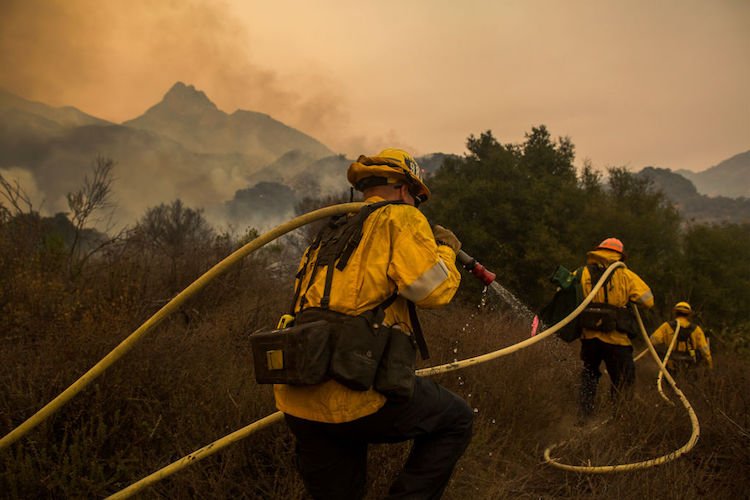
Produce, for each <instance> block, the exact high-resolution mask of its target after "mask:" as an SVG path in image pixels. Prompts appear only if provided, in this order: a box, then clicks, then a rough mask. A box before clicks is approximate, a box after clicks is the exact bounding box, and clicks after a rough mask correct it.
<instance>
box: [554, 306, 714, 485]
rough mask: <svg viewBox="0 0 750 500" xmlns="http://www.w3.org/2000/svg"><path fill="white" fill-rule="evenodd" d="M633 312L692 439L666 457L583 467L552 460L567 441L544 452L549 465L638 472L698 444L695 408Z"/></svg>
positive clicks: (587, 470) (590, 470)
mask: <svg viewBox="0 0 750 500" xmlns="http://www.w3.org/2000/svg"><path fill="white" fill-rule="evenodd" d="M633 311H634V312H635V316H636V319H637V320H638V327H639V328H640V330H641V335H642V336H643V339H644V340H645V341H646V346H648V350H649V352H650V353H651V357H652V358H653V359H654V361H656V364H657V365H659V370H660V372H661V373H663V374H664V377H665V378H666V379H667V382H669V384H670V385H671V386H672V389H673V390H674V392H675V393H676V394H677V396H678V397H679V398H680V401H681V402H682V405H683V406H684V407H685V409H686V410H687V412H688V416H689V417H690V425H691V426H692V432H691V434H690V439H688V441H687V443H685V444H684V445H683V446H681V447H680V448H678V449H677V450H675V451H673V452H671V453H667V454H666V455H662V456H660V457H657V458H652V459H650V460H644V461H642V462H634V463H630V464H620V465H596V466H583V465H568V464H564V463H562V462H560V461H558V460H556V459H554V458H552V456H551V454H552V450H553V449H555V448H557V447H559V446H562V445H563V444H565V443H566V442H567V441H564V442H561V443H557V444H553V445H552V446H550V447H549V448H547V449H546V450H544V460H545V461H546V462H547V463H549V464H550V465H552V466H554V467H557V468H558V469H563V470H566V471H570V472H583V473H588V474H607V473H610V472H624V471H632V470H638V469H646V468H649V467H653V466H655V465H661V464H664V463H667V462H671V461H672V460H675V459H676V458H677V457H679V456H681V455H684V454H685V453H687V452H689V451H690V450H692V449H693V447H694V446H695V444H696V443H697V442H698V437H699V436H700V424H699V423H698V417H697V416H696V415H695V411H694V410H693V407H692V406H691V405H690V402H689V401H688V400H687V398H686V397H685V395H684V394H683V393H682V391H681V390H680V389H679V388H678V387H677V383H676V382H675V381H674V379H673V378H672V375H670V374H669V371H667V368H666V366H664V363H662V361H661V359H660V358H659V355H658V354H657V353H656V350H655V349H654V345H653V344H652V343H651V339H649V337H648V334H647V333H646V328H645V327H644V326H643V321H642V320H641V315H640V313H639V312H638V308H637V307H636V306H635V304H633Z"/></svg>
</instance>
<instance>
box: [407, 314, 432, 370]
mask: <svg viewBox="0 0 750 500" xmlns="http://www.w3.org/2000/svg"><path fill="white" fill-rule="evenodd" d="M407 304H408V306H409V320H410V321H411V327H412V329H413V330H414V332H413V333H414V340H415V341H416V342H417V347H418V348H419V355H420V356H422V359H430V351H429V350H428V349H427V342H426V341H425V339H424V334H423V333H422V324H421V323H420V322H419V316H418V315H417V306H416V305H415V304H414V302H412V301H411V300H409V301H407Z"/></svg>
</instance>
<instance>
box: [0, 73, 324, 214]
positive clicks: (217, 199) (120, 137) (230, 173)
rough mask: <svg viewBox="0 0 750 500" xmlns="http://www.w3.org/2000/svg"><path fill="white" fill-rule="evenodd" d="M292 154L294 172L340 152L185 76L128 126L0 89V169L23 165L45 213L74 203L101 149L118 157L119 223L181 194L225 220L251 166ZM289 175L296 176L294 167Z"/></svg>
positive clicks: (16, 168) (247, 180) (246, 182)
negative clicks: (219, 103) (214, 95)
mask: <svg viewBox="0 0 750 500" xmlns="http://www.w3.org/2000/svg"><path fill="white" fill-rule="evenodd" d="M290 152H296V153H294V154H292V155H291V160H293V161H291V160H290V161H291V163H294V162H296V163H295V165H293V166H290V172H292V171H293V172H295V173H299V172H300V171H301V170H302V169H304V167H306V166H308V165H310V164H313V163H314V162H316V161H317V160H319V159H320V158H323V157H327V156H331V155H333V153H332V152H331V151H330V150H329V149H328V148H327V147H325V146H324V145H323V144H321V143H320V142H318V141H317V140H315V139H314V138H312V137H310V136H308V135H306V134H304V133H302V132H300V131H298V130H295V129H293V128H291V127H288V126H286V125H284V124H283V123H281V122H278V121H276V120H274V119H273V118H271V117H269V116H268V115H265V114H263V113H255V112H252V111H242V110H238V111H236V112H234V113H232V114H231V115H229V114H227V113H224V112H223V111H221V110H219V109H218V108H217V107H216V106H215V105H214V104H213V103H212V102H211V101H210V100H209V99H208V97H207V96H206V95H205V94H204V93H203V92H201V91H199V90H196V89H195V88H194V87H192V86H188V85H185V84H182V83H177V84H175V85H174V86H173V87H172V88H171V89H170V90H169V91H168V92H167V93H166V95H165V96H164V98H163V99H162V100H161V101H160V102H159V103H157V104H156V105H154V106H152V107H151V108H150V109H149V110H147V111H146V112H145V113H144V114H143V115H142V116H140V117H138V118H135V119H133V120H129V121H127V122H125V123H124V124H122V125H117V124H112V123H110V122H107V121H105V120H101V119H98V118H96V117H93V116H90V115H87V114H86V113H83V112H81V111H79V110H77V109H75V108H72V107H64V108H54V107H51V106H47V105H45V104H42V103H37V102H32V101H28V100H26V99H23V98H21V97H18V96H14V95H12V94H10V93H8V92H0V173H2V170H3V169H5V171H6V172H8V170H7V169H13V172H18V171H19V169H21V170H25V171H26V172H27V173H28V174H29V177H30V178H31V179H32V184H33V185H34V190H35V191H36V190H37V189H38V191H39V192H40V193H41V195H40V196H43V199H39V200H35V206H36V207H37V208H38V207H39V206H43V207H44V210H45V212H48V213H55V212H64V211H67V210H68V207H67V201H66V194H67V193H68V192H71V191H73V190H75V189H77V188H78V187H79V186H80V185H81V184H82V182H83V179H84V176H86V175H87V174H89V173H90V170H91V166H92V164H93V163H94V161H95V159H96V158H97V157H99V156H103V157H107V158H111V159H112V160H114V161H115V168H114V171H113V173H114V177H115V182H114V184H113V189H114V193H113V194H114V201H115V203H116V214H115V220H116V223H117V225H120V226H123V225H130V224H132V223H133V222H135V220H136V219H137V218H138V217H140V216H141V215H142V214H143V213H144V211H145V210H146V208H148V207H150V206H155V205H158V204H160V203H163V202H169V201H172V200H174V199H176V198H181V199H182V200H183V201H184V202H185V203H187V204H188V205H190V206H195V207H202V208H205V209H206V210H207V213H209V214H210V215H211V216H212V218H213V220H214V221H215V222H217V223H222V222H225V221H226V216H227V212H226V210H225V207H224V203H225V202H226V201H227V200H231V199H232V197H233V196H234V194H235V192H237V191H238V190H243V189H248V188H249V187H252V186H254V185H255V183H256V182H258V181H257V180H256V181H254V182H253V180H252V179H251V177H252V176H253V174H254V173H256V172H257V171H258V170H260V169H263V168H264V167H266V166H269V165H273V164H274V163H275V162H276V161H278V160H279V159H280V158H284V157H285V155H287V154H288V153H290ZM290 161H287V163H289V162H290ZM271 168H272V169H273V167H271ZM271 174H272V172H271ZM282 177H283V178H284V180H285V181H287V180H288V181H289V182H291V177H292V175H291V174H290V173H287V172H285V173H284V174H283V175H282ZM27 187H28V186H27ZM253 215H257V216H256V217H251V218H250V219H249V223H251V224H256V225H257V224H260V223H262V222H264V220H263V218H262V216H261V214H253Z"/></svg>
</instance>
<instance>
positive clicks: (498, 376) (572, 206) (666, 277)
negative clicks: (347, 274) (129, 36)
mask: <svg viewBox="0 0 750 500" xmlns="http://www.w3.org/2000/svg"><path fill="white" fill-rule="evenodd" d="M468 149H469V153H468V154H467V155H466V156H464V157H452V156H448V157H445V158H444V160H443V163H442V166H441V167H440V168H439V169H437V170H436V171H435V173H434V174H433V175H432V178H431V179H430V186H431V187H432V188H433V193H434V195H435V196H434V200H431V201H430V203H428V204H426V205H425V210H426V213H427V215H428V217H429V218H430V219H431V220H433V221H435V222H440V223H441V224H444V225H446V226H447V227H451V228H452V229H454V230H455V232H456V233H457V234H458V236H459V237H460V238H461V239H462V241H463V243H464V248H466V250H467V251H469V252H470V253H472V254H473V255H474V256H475V257H477V258H479V260H480V261H482V263H483V264H485V265H486V266H487V267H489V268H490V269H492V270H493V271H496V272H497V274H498V280H499V281H500V282H501V283H502V284H503V285H505V286H507V287H508V288H509V289H511V290H512V291H513V293H515V294H516V295H517V296H518V297H519V298H521V299H522V300H523V301H524V302H526V303H527V304H529V306H530V307H531V308H532V309H538V308H539V307H540V306H541V305H542V304H543V303H544V302H545V301H546V300H547V299H549V297H550V296H551V294H552V292H553V290H552V288H551V285H550V284H549V283H548V281H547V277H548V276H549V274H550V273H551V272H552V270H553V269H554V268H555V267H556V265H557V264H563V265H565V266H566V267H568V268H574V267H576V266H577V265H579V264H580V263H581V261H582V259H583V256H584V254H585V252H586V250H588V249H590V248H591V247H592V246H593V245H594V244H595V243H597V242H598V241H599V240H601V239H602V238H603V237H606V236H610V235H618V236H619V237H621V238H622V239H623V240H624V241H625V244H626V247H627V250H628V253H629V259H628V261H627V263H628V265H630V266H631V267H633V268H634V269H635V270H636V271H637V272H638V273H639V275H641V276H642V277H643V278H644V280H645V281H646V282H647V283H649V284H650V285H651V286H652V288H653V290H654V292H655V295H656V298H657V302H658V304H657V307H656V310H655V311H653V312H651V313H650V314H649V315H647V316H646V320H647V322H648V325H647V326H648V327H650V328H651V329H653V328H655V327H656V326H657V325H658V324H659V323H660V322H661V321H663V320H664V319H666V317H668V315H669V309H670V308H671V306H672V304H674V302H676V301H677V300H688V301H690V302H691V304H693V307H694V308H695V309H697V310H698V311H699V317H698V318H697V319H698V322H699V323H701V324H702V325H703V326H704V328H705V329H706V330H707V331H709V332H710V334H711V345H712V349H713V351H714V356H715V364H716V367H715V369H714V371H713V372H711V373H704V372H696V373H694V374H692V375H691V376H689V377H684V378H681V379H678V383H679V384H680V387H681V389H682V390H683V391H684V392H685V394H686V396H687V397H688V399H689V400H690V401H691V403H692V404H693V406H694V407H695V410H696V413H697V415H698V418H699V420H700V423H701V429H702V432H701V438H700V441H699V442H698V445H697V446H696V448H695V449H694V450H693V451H691V452H690V453H689V454H687V455H686V456H684V457H682V458H680V459H678V460H676V461H674V462H671V463H668V464H665V465H661V466H658V467H654V468H650V469H646V470H643V471H636V472H627V473H618V474H609V475H584V474H573V473H566V472H562V471H559V470H557V469H554V468H551V467H550V466H548V465H546V464H545V463H544V461H543V458H542V453H543V450H544V449H545V448H546V447H547V446H548V445H550V444H552V443H556V442H559V441H564V440H569V441H568V443H567V444H565V445H564V446H562V447H560V448H558V449H556V450H555V451H554V455H555V456H556V457H558V458H560V459H562V460H563V461H565V462H567V463H572V464H588V463H589V462H590V463H591V464H594V465H609V464H617V463H627V462H633V461H639V460H645V459H648V458H652V457H655V456H659V455H663V454H665V453H668V452H671V451H673V450H675V449H677V448H678V447H680V446H681V445H682V444H684V443H685V442H686V441H687V439H688V437H689V435H690V423H689V420H688V417H687V415H686V413H685V411H684V410H683V409H682V408H681V407H680V406H679V405H678V406H676V407H672V406H669V405H667V404H666V403H665V402H664V401H663V400H662V399H661V398H660V397H659V395H658V393H657V391H656V375H657V371H656V367H655V365H654V363H653V362H652V361H650V360H648V359H643V360H641V361H639V363H638V365H637V366H638V381H637V388H636V394H637V396H636V398H635V399H634V401H633V403H632V405H630V406H629V407H628V408H627V411H625V412H623V413H621V414H620V417H619V419H617V420H615V421H612V422H610V423H609V424H608V425H606V426H603V427H600V428H597V429H578V428H576V427H574V426H573V422H574V420H575V412H576V388H577V381H578V377H579V372H580V361H579V360H578V352H577V347H578V346H577V344H575V343H574V344H565V343H564V342H562V341H560V340H557V339H554V338H553V339H548V340H546V341H543V342H542V343H540V344H536V345H534V346H532V347H530V348H528V349H525V350H523V351H521V352H518V353H515V354H512V355H510V356H508V357H503V358H500V359H498V360H495V361H492V362H489V363H486V364H483V365H480V366H476V367H472V368H468V369H465V370H460V371H456V372H452V373H448V374H444V375H441V376H440V377H439V378H440V381H441V383H443V384H445V385H446V386H447V387H449V388H451V389H452V390H454V391H455V392H457V393H458V394H460V395H461V396H462V397H464V398H465V399H466V400H467V401H468V402H469V403H470V405H471V406H472V407H473V408H474V409H475V416H476V419H475V428H474V438H473V441H472V443H471V445H470V446H469V449H468V450H467V452H466V454H465V455H464V457H463V458H462V459H461V461H460V462H459V464H458V467H457V469H456V472H455V474H454V477H453V480H452V482H451V485H450V486H449V488H448V490H447V492H446V495H445V498H449V499H451V498H455V499H458V498H466V497H467V496H472V497H473V498H487V499H497V498H591V499H595V498H596V499H598V498H627V499H636V498H638V499H640V498H649V497H663V498H678V497H679V498H731V497H733V496H738V494H739V496H741V495H743V494H746V491H747V488H748V487H749V486H750V481H749V480H748V476H747V470H749V469H750V454H749V453H748V448H749V446H750V394H749V393H748V391H747V390H746V388H747V387H750V370H748V367H749V363H750V362H749V361H748V355H749V354H748V346H749V345H750V323H748V319H747V318H748V316H747V305H748V304H750V272H748V269H750V260H749V259H750V256H749V254H748V252H747V248H748V247H750V227H748V226H747V225H737V224H722V225H699V224H695V223H685V221H684V220H683V219H681V218H680V216H679V214H678V213H677V212H676V210H675V208H674V206H673V205H672V204H671V203H670V202H669V201H668V200H667V199H666V198H665V197H664V195H663V194H662V193H661V192H660V191H657V190H655V189H654V188H653V186H652V185H651V184H650V183H649V181H648V180H646V179H642V178H638V177H635V176H633V175H631V174H630V173H628V172H627V171H625V170H624V169H611V170H610V172H609V173H608V175H607V176H606V178H604V177H602V176H601V175H599V174H597V173H596V172H595V171H594V170H593V169H592V168H590V167H587V168H585V169H584V170H583V171H582V172H576V170H575V168H574V167H573V163H572V162H573V158H574V147H573V144H572V143H571V142H570V140H568V139H565V138H561V139H558V140H553V139H552V138H551V137H550V135H549V133H548V132H547V130H546V129H545V128H544V127H539V128H535V129H532V131H531V132H530V133H529V134H528V135H527V138H526V140H525V141H524V142H523V143H521V144H502V143H501V142H499V141H497V140H496V139H495V138H494V137H493V136H492V134H491V133H489V132H487V133H483V134H481V135H480V136H479V137H471V138H470V139H469V141H468ZM107 165H109V167H107ZM0 180H1V181H2V184H1V185H0V188H2V189H0V195H2V197H1V198H0V203H1V205H0V317H2V328H1V329H0V341H1V342H2V346H3V347H2V351H0V386H2V387H3V391H0V433H2V435H5V434H7V433H8V432H10V431H11V430H12V429H13V428H15V427H16V426H18V425H19V424H21V423H22V422H23V421H24V420H25V419H27V418H28V417H29V416H31V415H32V414H33V413H34V412H36V411H37V410H38V409H39V408H41V407H42V406H43V405H45V404H46V403H48V402H49V401H50V400H51V399H52V398H54V397H55V396H56V395H57V394H59V393H60V392H61V391H63V390H64V389H65V388H67V387H68V386H69V385H70V384H71V383H73V382H74V381H75V380H76V379H77V378H78V377H80V375H81V374H83V373H84V372H85V371H87V370H88V369H89V368H90V367H91V366H93V365H94V364H95V363H96V362H97V361H98V360H100V359H101V358H102V357H103V356H104V355H106V354H107V353H108V352H110V351H111V350H112V349H113V348H114V347H115V346H116V345H117V344H118V343H119V342H121V341H122V340H123V339H124V338H126V337H127V336H128V335H129V334H130V333H131V332H132V331H133V330H135V329H136V328H137V327H138V326H139V325H140V324H142V323H143V322H144V321H145V320H146V319H148V318H149V317H150V316H151V315H152V314H154V313H155V312H156V311H157V310H158V309H159V308H160V307H162V306H163V305H164V304H165V303H166V302H167V301H168V300H169V299H171V298H172V297H173V296H174V295H175V294H176V293H178V292H179V291H180V290H182V289H183V288H184V287H185V286H187V285H189V284H190V283H191V282H192V281H193V280H195V279H196V278H197V277H199V276H200V275H201V274H202V273H203V272H205V271H206V270H208V269H209V268H210V267H211V266H212V265H214V264H215V263H216V262H218V261H219V260H221V259H222V258H224V257H225V256H227V255H229V254H230V253H231V252H232V251H234V250H236V249H237V248H239V247H240V246H241V245H242V244H244V243H247V242H248V241H250V240H251V239H253V238H254V237H255V236H257V233H256V232H254V231H252V230H249V231H247V232H246V233H242V234H235V233H227V232H221V231H219V230H217V229H215V228H212V227H211V226H210V225H209V224H208V223H207V222H206V220H205V219H204V218H203V214H202V212H201V210H200V209H198V208H191V207H188V206H186V205H185V204H183V203H182V202H181V201H179V200H172V201H165V203H164V204H162V205H159V206H156V207H152V208H150V209H149V210H147V211H146V213H144V214H143V216H142V217H141V218H140V219H139V220H138V222H137V223H136V224H135V225H134V226H133V227H132V228H130V229H128V230H126V231H123V232H122V233H120V234H118V235H116V236H112V235H106V234H104V233H101V232H98V231H96V230H94V229H92V228H91V227H92V222H91V221H92V220H93V219H94V218H95V217H97V216H99V215H102V214H104V213H106V209H107V207H108V203H109V199H108V197H107V193H108V190H109V187H110V186H111V184H110V182H111V181H112V163H111V162H110V161H108V160H105V159H100V160H98V161H97V162H95V168H94V171H93V175H92V177H91V178H90V180H86V181H85V182H83V187H82V189H81V191H78V192H75V193H73V194H72V195H71V196H70V197H69V204H70V209H71V210H70V212H69V213H68V214H58V215H57V216H55V217H43V216H41V215H40V214H39V212H38V211H37V209H35V207H33V206H32V205H31V203H30V202H29V200H28V197H27V196H25V193H24V192H23V189H22V187H21V186H18V185H17V184H15V183H13V181H11V180H7V179H4V178H3V179H0ZM337 201H344V200H343V199H341V198H339V199H337V198H334V197H331V198H329V199H327V200H319V201H315V200H312V199H307V200H305V201H304V203H302V204H300V205H299V206H298V207H297V210H298V211H308V210H310V209H312V208H315V207H316V206H317V205H320V204H325V203H332V202H337ZM298 233H299V234H298V235H297V236H296V237H294V236H293V237H289V238H287V239H284V240H282V241H278V242H275V243H274V244H273V245H269V246H268V247H266V248H264V249H263V250H261V251H258V252H256V253H254V254H253V255H251V256H250V257H248V258H247V259H245V260H244V261H243V262H242V263H241V264H240V265H238V266H235V268H233V269H232V270H230V271H229V272H227V273H226V274H224V275H222V276H221V277H219V278H218V279H216V280H215V281H213V282H212V283H211V284H210V285H209V286H208V287H207V288H206V289H204V290H203V291H202V292H201V293H200V294H199V295H198V296H196V297H194V298H193V299H191V300H190V301H189V302H187V303H186V304H185V305H184V306H183V307H182V308H181V310H180V311H179V312H178V313H176V314H173V315H172V316H170V317H169V318H168V319H166V320H165V321H164V322H162V323H161V324H160V325H159V326H158V327H157V328H156V329H155V330H153V331H152V332H151V333H150V334H149V335H147V336H146V337H145V338H144V339H143V340H142V341H141V342H140V343H139V344H138V345H137V346H136V347H135V348H134V349H133V350H132V351H131V352H130V353H128V355H127V356H126V357H125V358H123V359H122V360H120V361H119V362H118V363H116V364H115V365H114V366H113V367H112V368H110V369H109V370H108V371H107V372H106V373H105V374H104V375H102V376H101V377H100V378H99V379H97V380H96V381H95V382H94V383H93V384H92V385H90V386H89V387H88V388H87V389H86V390H84V391H83V392H82V393H81V394H79V395H78V396H77V397H76V398H74V399H72V400H71V401H70V402H69V403H68V404H67V405H65V406H64V407H63V408H62V409H61V410H60V411H58V412H57V413H55V414H54V415H53V416H52V417H51V418H49V419H48V420H47V421H45V422H44V423H42V424H41V425H39V426H38V427H37V428H35V429H33V430H32V431H31V432H30V433H29V434H28V435H26V436H25V437H23V438H22V439H21V440H19V441H18V442H16V443H14V444H13V445H11V446H10V447H9V448H7V449H5V450H2V451H1V452H0V464H1V465H0V492H2V494H1V495H0V496H3V497H7V498H98V497H104V496H107V495H109V494H112V493H115V492H117V491H119V490H120V489H122V488H124V487H126V486H127V485H129V484H131V483H132V482H134V481H136V480H138V479H140V478H141V477H143V476H145V475H147V474H149V473H151V472H153V471H155V470H157V469H159V468H161V467H163V466H165V465H167V464H169V463H171V462H173V461H175V460H177V459H179V458H181V457H183V456H184V455H186V454H188V453H190V452H192V451H194V450H196V449H198V448H200V447H201V446H203V445H205V444H208V443H210V442H212V441H214V440H216V439H218V438H220V437H222V436H224V435H226V434H228V433H230V432H232V431H235V430H237V429H239V428H241V427H243V426H245V425H247V424H249V423H251V422H253V421H255V420H257V419H259V418H261V417H263V416H265V415H267V414H269V413H271V412H273V411H275V409H274V406H273V397H272V394H271V389H270V387H260V386H258V385H257V384H256V383H255V382H254V379H253V369H252V366H251V354H250V350H249V342H248V335H249V334H250V333H251V332H253V331H256V330H258V329H263V328H269V327H271V326H273V325H275V323H276V320H277V319H278V317H279V315H280V314H282V313H283V312H285V309H286V307H288V302H289V299H290V294H291V282H292V277H293V274H294V272H295V267H296V264H297V259H298V257H299V254H300V252H301V249H302V247H303V246H304V245H303V243H304V239H305V238H309V236H310V232H309V231H299V232H298ZM484 293H487V292H484ZM422 318H423V323H424V328H425V332H426V334H427V338H428V341H429V342H430V350H431V352H432V355H433V359H431V360H430V364H440V363H445V362H450V361H453V360H454V359H463V358H466V357H470V356H473V355H478V354H482V353H485V352H488V351H492V350H496V349H499V348H501V347H504V346H507V345H510V344H513V343H515V342H518V341H520V340H523V339H524V338H526V337H527V336H528V332H529V325H528V320H529V318H527V317H523V316H519V314H518V313H517V312H516V311H513V310H510V309H508V307H507V306H506V305H505V304H504V303H502V302H500V301H499V299H497V298H495V297H494V296H492V295H484V296H483V292H482V289H481V287H480V286H479V285H477V284H476V283H474V282H473V281H472V279H471V278H470V277H466V278H465V282H464V284H463V285H462V290H461V292H460V294H459V296H458V298H457V300H455V301H454V303H453V304H451V305H450V306H449V307H447V308H444V309H441V310H436V311H425V312H424V313H423V314H422ZM640 347H642V346H640V345H639V346H637V347H636V352H638V351H639V350H640ZM423 366H426V365H425V364H423ZM604 379H605V380H604V381H602V383H603V384H604V383H606V377H604ZM599 394H600V401H599V407H600V408H601V410H600V413H601V416H602V417H606V416H608V415H609V413H610V408H609V407H608V401H607V391H606V390H600V391H599ZM667 394H670V391H669V390H668V389H667ZM672 398H673V399H674V400H675V401H676V398H675V397H674V396H673V395H672ZM292 447H293V440H292V438H291V435H290V434H289V433H288V432H287V430H286V428H285V427H284V426H283V425H276V426H274V427H271V428H268V429H264V430H262V431H260V432H258V433H256V434H254V435H252V436H250V437H249V438H247V439H245V440H244V441H242V442H240V443H238V444H235V445H233V446H230V447H228V448H226V449H225V450H223V451H221V452H219V453H217V454H215V455H213V456H211V457H209V458H207V459H205V460H203V461H201V462H199V463H197V464H195V465H193V466H191V467H189V468H187V469H185V470H183V471H181V472H179V473H177V474H175V475H173V476H171V477H169V478H167V479H166V480H163V481H161V482H159V483H157V484H155V485H154V486H152V487H150V488H148V489H147V490H145V491H144V492H143V493H142V497H143V498H247V499H268V498H304V490H303V486H302V483H301V481H300V479H299V477H298V476H297V475H296V473H295V471H294V466H293V463H292ZM407 453H408V445H407V444H403V445H396V446H375V447H373V450H372V453H371V456H370V460H371V467H370V476H369V480H370V483H371V484H370V486H369V497H368V498H380V497H382V496H383V495H384V493H385V492H386V490H387V487H388V483H389V481H390V480H391V479H392V478H393V476H394V474H395V473H396V471H397V470H398V469H399V467H400V465H401V464H402V462H403V460H404V458H405V455H406V454H407Z"/></svg>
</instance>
